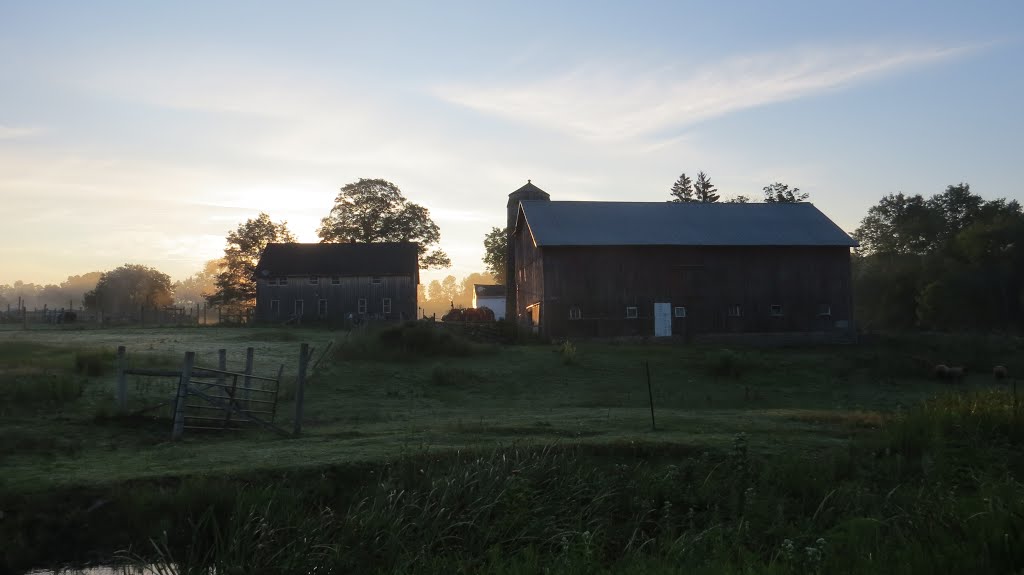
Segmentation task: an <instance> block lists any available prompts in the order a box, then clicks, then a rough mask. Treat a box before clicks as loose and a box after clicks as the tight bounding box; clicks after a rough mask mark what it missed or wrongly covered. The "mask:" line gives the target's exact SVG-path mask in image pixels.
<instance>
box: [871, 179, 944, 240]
mask: <svg viewBox="0 0 1024 575" xmlns="http://www.w3.org/2000/svg"><path fill="white" fill-rule="evenodd" d="M943 226H944V223H943V217H942V214H941V213H939V212H937V211H936V210H935V209H934V207H933V205H931V203H930V202H928V201H927V200H925V199H924V197H922V196H921V195H920V194H918V195H914V196H906V195H904V194H902V193H898V194H889V195H887V196H884V197H883V198H882V199H881V200H880V201H879V202H878V204H877V205H875V206H872V207H871V208H869V209H868V215H867V216H865V217H864V219H863V220H861V222H860V227H858V228H857V230H856V231H855V232H854V236H855V237H856V238H857V241H859V242H860V251H861V253H862V254H864V255H871V254H911V255H925V254H927V253H929V252H931V251H932V250H933V249H934V248H935V246H936V240H937V239H938V237H939V235H940V234H941V233H942V228H943Z"/></svg>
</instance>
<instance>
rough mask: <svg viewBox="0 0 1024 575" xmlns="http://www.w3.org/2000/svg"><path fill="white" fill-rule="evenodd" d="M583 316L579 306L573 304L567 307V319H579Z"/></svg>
mask: <svg viewBox="0 0 1024 575" xmlns="http://www.w3.org/2000/svg"><path fill="white" fill-rule="evenodd" d="M582 317H583V313H582V312H580V306H578V305H574V306H572V307H570V308H569V319H580V318H582Z"/></svg>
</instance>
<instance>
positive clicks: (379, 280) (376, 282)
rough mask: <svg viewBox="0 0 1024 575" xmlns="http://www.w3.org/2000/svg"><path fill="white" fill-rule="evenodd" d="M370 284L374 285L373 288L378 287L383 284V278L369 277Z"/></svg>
mask: <svg viewBox="0 0 1024 575" xmlns="http://www.w3.org/2000/svg"><path fill="white" fill-rule="evenodd" d="M370 283H371V284H373V285H375V286H379V285H380V284H382V283H384V278H382V277H380V276H371V277H370Z"/></svg>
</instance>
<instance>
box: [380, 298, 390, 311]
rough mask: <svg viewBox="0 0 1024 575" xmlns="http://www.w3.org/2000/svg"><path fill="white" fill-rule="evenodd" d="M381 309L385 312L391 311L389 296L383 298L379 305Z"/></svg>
mask: <svg viewBox="0 0 1024 575" xmlns="http://www.w3.org/2000/svg"><path fill="white" fill-rule="evenodd" d="M381 311H382V312H384V313H385V314H389V313H391V298H389V297H386V298H384V303H383V304H382V305H381Z"/></svg>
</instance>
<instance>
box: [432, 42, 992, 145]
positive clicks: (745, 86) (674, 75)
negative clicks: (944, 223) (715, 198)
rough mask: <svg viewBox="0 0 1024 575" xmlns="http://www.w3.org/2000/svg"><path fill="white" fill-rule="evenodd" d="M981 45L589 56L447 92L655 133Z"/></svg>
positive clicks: (524, 117)
mask: <svg viewBox="0 0 1024 575" xmlns="http://www.w3.org/2000/svg"><path fill="white" fill-rule="evenodd" d="M974 49H976V47H971V46H968V47H912V48H880V47H856V48H844V49H822V48H801V49H796V50H790V51H785V52H778V53H766V54H754V55H750V56H745V57H734V58H730V59H727V60H724V61H720V62H713V63H708V64H704V65H700V66H695V67H690V68H682V67H678V66H661V67H653V66H652V67H648V68H646V69H644V70H639V71H638V70H637V67H636V66H635V65H631V66H627V65H622V64H619V65H611V66H609V65H599V64H587V65H584V66H581V67H579V68H577V69H574V70H572V71H570V72H568V73H566V74H563V75H561V76H557V77H553V78H548V79H543V80H539V81H525V82H524V81H518V80H510V81H509V82H508V83H502V84H490V85H479V84H452V85H445V86H440V87H437V88H435V89H434V92H435V94H436V95H438V96H439V97H440V98H442V99H444V100H446V101H449V102H452V103H455V104H458V105H461V106H465V107H468V108H471V109H475V110H478V111H481V112H484V113H490V114H495V115H498V116H503V117H507V118H511V119H513V120H517V121H523V122H529V123H532V124H539V125H543V126H546V127H549V128H552V129H556V130H559V131H565V132H569V133H571V134H574V135H576V136H579V137H583V138H586V139H591V140H598V141H602V140H603V141H613V140H628V139H636V138H641V137H650V136H655V135H658V134H660V133H664V132H665V131H666V130H671V129H674V128H682V127H686V126H689V125H692V124H695V123H697V122H700V121H702V120H707V119H709V118H715V117H719V116H724V115H726V114H729V113H731V112H736V111H739V110H743V109H747V108H754V107H757V106H763V105H765V104H770V103H773V102H781V101H785V100H793V99H796V98H801V97H805V96H809V95H812V94H815V93H819V92H822V91H825V90H830V89H837V88H843V87H846V86H850V85H853V84H856V83H858V82H862V81H866V80H869V79H872V78H876V77H879V76H883V75H885V74H890V73H893V72H896V71H899V70H903V69H907V68H911V67H915V66H921V65H926V64H930V63H934V62H940V61H944V60H948V59H951V58H955V57H957V56H960V55H962V54H964V53H966V52H969V51H971V50H974Z"/></svg>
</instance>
